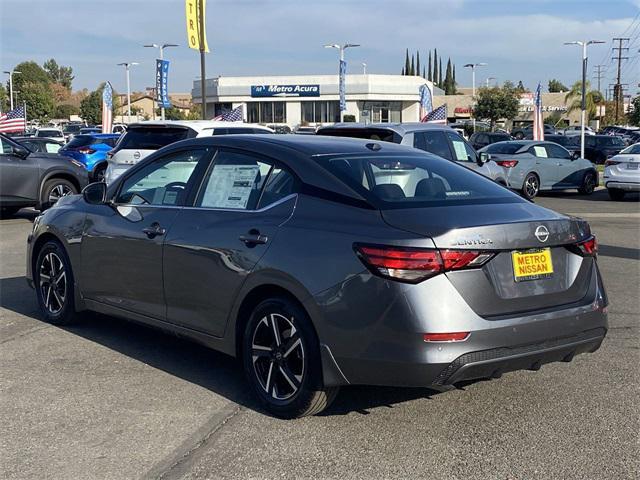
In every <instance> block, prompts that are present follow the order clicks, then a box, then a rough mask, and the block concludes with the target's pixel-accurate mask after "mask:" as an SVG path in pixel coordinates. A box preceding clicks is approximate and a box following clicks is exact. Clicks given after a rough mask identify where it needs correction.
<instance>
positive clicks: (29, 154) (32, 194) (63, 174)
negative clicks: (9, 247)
mask: <svg viewBox="0 0 640 480" xmlns="http://www.w3.org/2000/svg"><path fill="white" fill-rule="evenodd" d="M88 182H89V180H88V176H87V170H86V169H85V168H84V165H83V164H82V163H80V162H78V161H76V160H72V159H69V158H67V157H63V156H62V155H58V154H55V153H39V152H33V151H31V150H29V149H28V148H26V147H24V146H22V145H20V144H19V143H17V142H15V141H13V140H12V139H10V138H9V137H7V136H6V135H2V134H0V214H2V216H9V215H13V214H14V213H16V212H17V211H18V210H20V209H21V208H23V207H36V208H37V209H39V210H45V209H46V208H49V207H50V206H51V205H53V204H54V203H56V202H57V201H58V199H59V198H61V197H64V196H65V195H71V194H75V193H78V192H80V190H82V188H84V187H85V185H87V183H88Z"/></svg>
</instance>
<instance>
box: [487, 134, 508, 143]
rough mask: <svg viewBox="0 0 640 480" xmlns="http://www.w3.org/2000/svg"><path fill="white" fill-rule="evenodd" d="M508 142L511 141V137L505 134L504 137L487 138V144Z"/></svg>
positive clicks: (493, 136) (492, 136)
mask: <svg viewBox="0 0 640 480" xmlns="http://www.w3.org/2000/svg"><path fill="white" fill-rule="evenodd" d="M508 140H511V137H510V136H509V135H507V134H505V135H491V136H489V139H488V141H489V143H497V142H506V141H508Z"/></svg>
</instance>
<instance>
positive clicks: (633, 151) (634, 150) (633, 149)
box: [620, 143, 640, 155]
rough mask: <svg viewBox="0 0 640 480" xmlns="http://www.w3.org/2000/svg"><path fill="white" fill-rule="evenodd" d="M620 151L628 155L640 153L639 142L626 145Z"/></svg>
mask: <svg viewBox="0 0 640 480" xmlns="http://www.w3.org/2000/svg"><path fill="white" fill-rule="evenodd" d="M620 153H627V154H630V155H640V143H636V144H635V145H631V146H630V147H627V148H625V149H624V150H622V151H621V152H620Z"/></svg>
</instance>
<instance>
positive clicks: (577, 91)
mask: <svg viewBox="0 0 640 480" xmlns="http://www.w3.org/2000/svg"><path fill="white" fill-rule="evenodd" d="M585 89H586V94H585V100H586V104H587V105H586V106H587V120H593V119H594V118H596V116H597V115H598V104H600V103H602V102H603V101H604V98H602V94H601V93H600V92H598V91H597V90H591V84H590V83H589V82H588V81H587V83H586V85H585ZM564 100H565V102H567V103H568V107H567V113H571V112H575V111H576V110H582V81H581V80H578V81H577V82H576V83H574V84H573V85H572V86H571V89H570V90H569V92H568V93H567V94H566V95H565V97H564Z"/></svg>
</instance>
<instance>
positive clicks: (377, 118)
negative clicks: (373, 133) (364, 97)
mask: <svg viewBox="0 0 640 480" xmlns="http://www.w3.org/2000/svg"><path fill="white" fill-rule="evenodd" d="M360 111H368V112H369V119H370V121H371V122H372V123H400V122H402V102H362V108H361V109H360Z"/></svg>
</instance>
